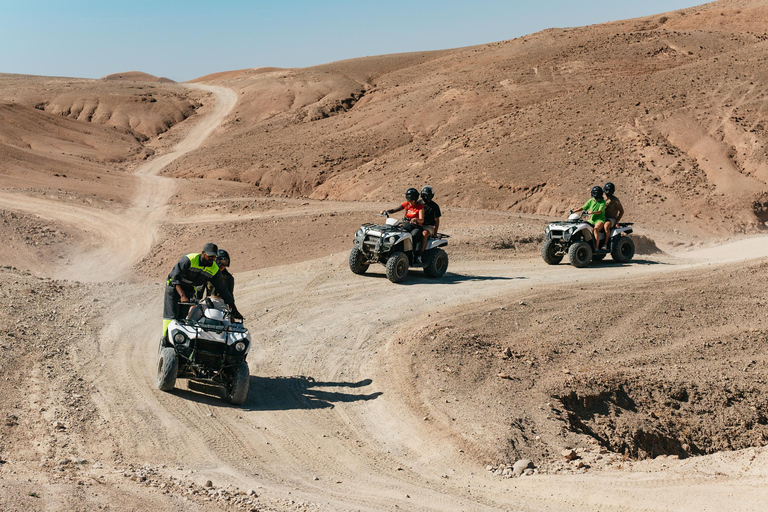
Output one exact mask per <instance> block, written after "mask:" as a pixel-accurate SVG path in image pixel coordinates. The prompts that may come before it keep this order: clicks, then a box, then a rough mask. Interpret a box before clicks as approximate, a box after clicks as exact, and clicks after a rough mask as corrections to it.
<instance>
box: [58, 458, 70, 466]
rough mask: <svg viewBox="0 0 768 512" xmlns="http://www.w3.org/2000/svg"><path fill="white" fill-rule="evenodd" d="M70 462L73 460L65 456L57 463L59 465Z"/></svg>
mask: <svg viewBox="0 0 768 512" xmlns="http://www.w3.org/2000/svg"><path fill="white" fill-rule="evenodd" d="M70 462H72V461H71V460H69V459H67V458H64V459H59V462H57V463H56V464H57V465H59V466H66V465H67V464H69V463H70Z"/></svg>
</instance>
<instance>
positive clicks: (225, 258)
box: [216, 249, 229, 266]
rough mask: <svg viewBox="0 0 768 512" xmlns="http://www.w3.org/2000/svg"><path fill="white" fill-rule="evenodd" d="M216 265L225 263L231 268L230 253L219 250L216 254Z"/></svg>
mask: <svg viewBox="0 0 768 512" xmlns="http://www.w3.org/2000/svg"><path fill="white" fill-rule="evenodd" d="M216 263H223V264H225V265H226V266H229V253H228V252H227V251H225V250H224V249H219V250H218V251H217V252H216Z"/></svg>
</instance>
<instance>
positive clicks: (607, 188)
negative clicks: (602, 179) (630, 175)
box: [603, 181, 616, 196]
mask: <svg viewBox="0 0 768 512" xmlns="http://www.w3.org/2000/svg"><path fill="white" fill-rule="evenodd" d="M603 190H605V195H607V196H612V195H613V193H614V192H616V187H615V186H614V185H613V183H611V182H610V181H609V182H608V183H606V184H605V186H604V187H603Z"/></svg>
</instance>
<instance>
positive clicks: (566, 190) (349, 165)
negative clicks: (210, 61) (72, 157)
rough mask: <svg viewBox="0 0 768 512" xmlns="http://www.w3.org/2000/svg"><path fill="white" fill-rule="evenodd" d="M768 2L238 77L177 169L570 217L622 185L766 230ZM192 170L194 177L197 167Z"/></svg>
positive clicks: (312, 190)
mask: <svg viewBox="0 0 768 512" xmlns="http://www.w3.org/2000/svg"><path fill="white" fill-rule="evenodd" d="M766 13H768V4H766V2H763V1H754V2H740V1H720V2H714V3H712V4H707V5H704V6H701V7H695V8H690V9H684V10H680V11H676V12H671V13H666V14H663V15H661V14H660V15H656V16H652V17H647V18H638V19H633V20H627V21H621V22H615V23H608V24H604V25H594V26H589V27H581V28H569V29H551V30H547V31H544V32H541V33H537V34H533V35H530V36H525V37H521V38H517V39H514V40H509V41H502V42H498V43H491V44H487V45H481V46H477V47H471V48H461V49H456V50H448V51H440V52H429V53H415V54H403V55H387V56H380V57H371V58H363V59H354V60H349V61H341V62H336V63H331V64H327V65H323V66H317V67H313V68H306V69H285V70H273V71H265V72H259V73H255V72H251V71H249V70H246V71H242V72H233V73H232V74H230V75H229V76H228V75H222V76H220V77H216V76H214V77H210V78H211V79H210V80H209V81H210V82H211V83H218V84H222V85H226V86H228V87H232V88H233V89H235V90H236V91H238V94H239V98H240V100H239V102H238V105H237V108H236V111H235V112H234V113H233V114H232V115H231V117H230V119H229V120H228V122H227V123H226V125H225V126H224V129H223V130H221V131H220V132H218V133H217V134H216V136H215V137H214V138H213V139H211V140H210V141H209V142H208V143H207V144H206V145H205V146H204V147H202V148H201V149H200V150H198V151H197V152H196V153H193V154H190V155H189V156H188V157H187V158H186V159H182V160H180V161H178V162H177V163H176V164H175V166H172V167H171V168H170V169H169V170H168V171H167V172H168V173H169V174H172V175H175V176H200V177H202V176H215V177H219V178H221V177H224V178H226V179H234V180H239V181H242V182H243V183H246V184H248V185H250V186H253V187H256V188H257V189H258V190H260V191H262V192H265V193H271V194H277V195H288V196H303V197H311V198H330V199H344V200H381V199H386V200H390V201H391V200H399V199H400V196H401V195H402V191H403V189H404V188H405V187H406V186H410V185H413V186H421V185H422V184H424V183H430V184H431V185H433V186H434V187H435V188H436V190H437V191H438V197H439V198H440V199H441V201H442V202H443V203H444V204H446V205H450V206H463V207H470V206H482V207H484V208H491V209H497V210H502V211H511V212H526V213H538V214H547V215H559V214H561V213H562V212H563V211H566V210H567V209H568V208H569V207H572V206H575V205H580V204H582V202H583V201H584V200H585V197H587V194H588V190H589V188H590V187H591V186H592V185H593V184H602V183H604V182H605V181H607V180H611V181H613V182H614V183H616V185H617V187H618V192H617V194H618V195H619V197H621V198H622V199H623V200H624V202H625V203H626V205H627V207H628V210H629V214H630V215H631V216H632V218H633V219H634V220H636V221H638V222H643V223H649V222H654V223H661V224H674V225H675V227H676V228H679V229H684V230H686V231H688V232H691V233H700V234H704V233H710V234H711V233H729V232H753V231H757V230H762V229H764V222H765V221H766V220H768V216H767V215H766V213H765V209H766V203H767V202H768V196H766V190H768V186H767V185H766V183H767V182H768V162H767V161H766V151H765V147H766V143H767V142H768V141H766V134H765V131H764V128H765V126H766V122H767V121H766V117H765V109H764V108H763V105H762V104H763V94H764V92H763V90H764V88H765V85H766V84H768V72H766V70H765V66H764V65H763V63H764V59H765V57H766V51H768V40H767V39H766V37H767V36H766V35H765V34H766V27H765V26H764V25H765V24H764V23H763V22H762V21H760V20H763V19H765V14H766ZM192 162H194V165H191V164H192Z"/></svg>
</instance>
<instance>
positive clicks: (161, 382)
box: [157, 347, 179, 391]
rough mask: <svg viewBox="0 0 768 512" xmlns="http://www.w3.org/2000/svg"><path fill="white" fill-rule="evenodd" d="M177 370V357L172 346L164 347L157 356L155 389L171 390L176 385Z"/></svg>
mask: <svg viewBox="0 0 768 512" xmlns="http://www.w3.org/2000/svg"><path fill="white" fill-rule="evenodd" d="M178 371H179V358H178V357H177V356H176V350H175V349H174V348H173V347H164V348H163V349H161V350H160V355H159V356H158V358H157V389H159V390H161V391H171V390H172V389H173V387H174V386H175V385H176V373H177V372H178Z"/></svg>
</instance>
